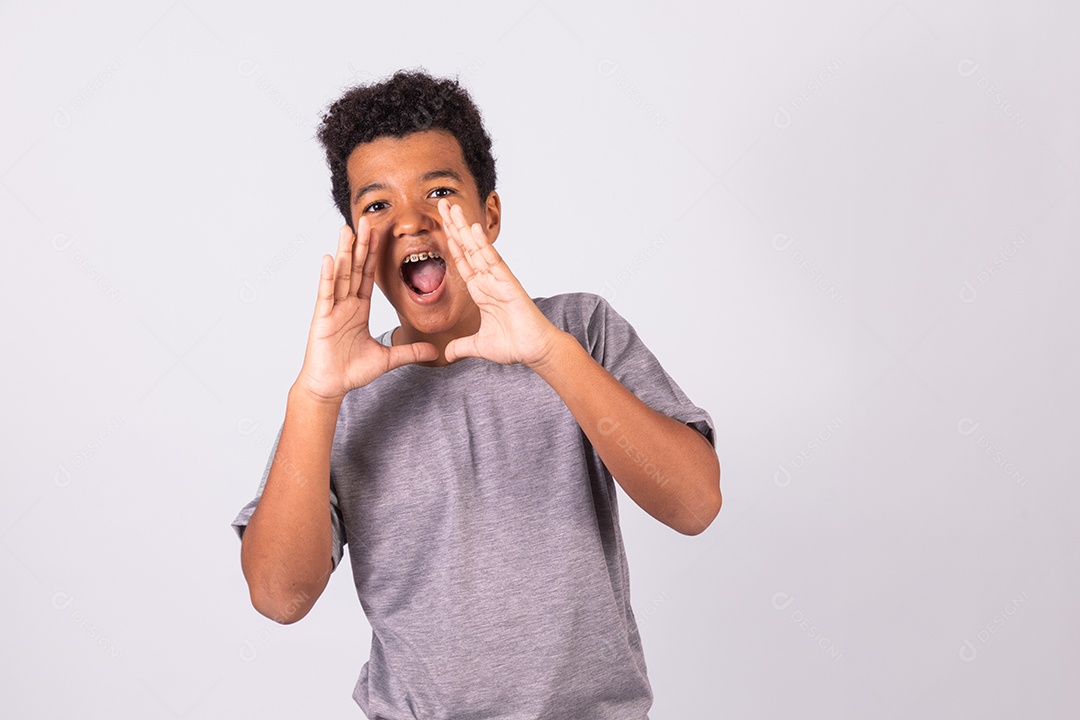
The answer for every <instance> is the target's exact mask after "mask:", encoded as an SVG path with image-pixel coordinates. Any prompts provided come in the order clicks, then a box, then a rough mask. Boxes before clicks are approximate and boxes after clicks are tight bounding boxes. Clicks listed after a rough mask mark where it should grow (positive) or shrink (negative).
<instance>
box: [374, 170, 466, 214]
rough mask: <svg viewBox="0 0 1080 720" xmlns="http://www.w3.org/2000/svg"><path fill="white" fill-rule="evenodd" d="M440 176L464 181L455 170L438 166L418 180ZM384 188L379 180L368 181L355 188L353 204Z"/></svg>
mask: <svg viewBox="0 0 1080 720" xmlns="http://www.w3.org/2000/svg"><path fill="white" fill-rule="evenodd" d="M440 178H449V179H451V180H456V181H457V182H459V183H462V184H464V182H465V181H464V180H462V179H461V176H460V175H458V174H457V173H456V172H454V171H453V170H451V169H449V168H439V169H438V170H429V171H427V172H426V173H424V175H423V177H421V178H420V182H421V183H426V182H430V181H432V180H438V179H440ZM385 189H386V184H385V183H381V182H373V183H368V184H367V185H365V186H364V187H362V188H360V189H359V190H357V191H356V194H355V195H353V204H354V205H355V204H356V203H358V202H360V198H362V197H364V196H365V195H367V194H368V193H369V192H375V191H376V190H385Z"/></svg>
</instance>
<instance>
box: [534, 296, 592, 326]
mask: <svg viewBox="0 0 1080 720" xmlns="http://www.w3.org/2000/svg"><path fill="white" fill-rule="evenodd" d="M533 302H534V303H536V307H538V308H540V312H542V313H544V315H546V316H547V319H548V320H551V322H553V323H555V324H556V325H558V326H559V327H560V328H562V329H563V330H568V331H569V330H570V329H571V328H572V327H576V326H582V325H588V323H589V321H590V319H591V318H592V317H593V316H595V315H596V314H597V313H598V312H599V313H600V314H601V315H603V314H605V313H607V312H608V310H610V308H611V306H610V305H608V301H607V300H605V299H604V298H603V297H602V296H601V295H597V294H595V293H590V292H572V293H562V294H560V295H552V296H551V297H541V298H533Z"/></svg>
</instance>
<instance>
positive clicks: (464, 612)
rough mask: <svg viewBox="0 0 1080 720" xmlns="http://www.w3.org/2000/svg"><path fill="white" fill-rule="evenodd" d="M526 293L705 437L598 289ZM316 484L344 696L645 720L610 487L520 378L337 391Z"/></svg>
mask: <svg viewBox="0 0 1080 720" xmlns="http://www.w3.org/2000/svg"><path fill="white" fill-rule="evenodd" d="M534 301H535V302H536V305H537V306H538V307H539V308H540V310H541V311H543V313H544V314H545V315H546V316H547V317H548V318H550V319H551V320H552V322H554V323H555V324H556V325H557V326H559V327H561V328H563V329H565V330H567V331H568V332H570V333H571V334H573V335H574V336H575V337H577V339H578V340H579V341H580V342H581V344H582V345H583V347H585V348H586V349H587V350H588V351H589V352H590V353H591V354H592V356H593V357H594V358H596V360H597V361H598V362H600V363H601V364H602V365H603V366H604V367H605V368H607V369H608V371H609V372H611V374H612V375H614V376H615V377H616V378H618V379H619V380H620V381H621V382H622V383H623V385H625V386H626V387H627V388H629V389H630V390H631V391H632V392H633V393H634V394H635V395H637V397H639V398H640V399H641V400H642V401H643V402H645V403H646V404H647V405H649V406H650V407H652V408H654V409H655V410H657V411H659V412H662V413H665V414H667V415H669V416H671V417H674V418H676V419H678V420H680V421H683V422H685V423H689V424H690V425H691V426H692V427H694V428H696V429H697V430H698V431H699V432H701V433H702V434H704V435H705V437H706V438H708V439H709V441H710V442H711V443H712V444H713V445H714V447H715V444H716V442H715V437H714V435H713V424H712V419H711V418H710V416H709V414H708V413H706V412H705V411H704V410H702V409H701V408H698V407H696V406H695V405H694V404H692V403H691V402H690V400H689V399H687V397H686V396H685V394H684V393H683V392H682V390H681V389H680V388H679V386H678V385H676V384H675V382H674V381H673V380H672V379H671V378H670V377H669V376H668V375H667V373H666V372H664V370H663V368H662V367H661V366H660V364H659V362H658V361H657V360H656V358H655V357H654V356H653V354H652V353H651V352H650V351H649V350H648V349H647V348H646V347H645V345H644V344H643V343H642V342H641V340H640V339H639V338H638V336H637V334H636V333H635V332H634V329H633V328H632V327H631V326H630V324H629V323H627V322H626V320H624V319H623V318H622V317H620V316H619V315H618V314H617V313H616V312H615V311H614V310H613V309H612V308H611V306H610V305H609V304H608V303H607V302H606V301H605V300H604V299H603V298H601V297H600V296H598V295H593V294H589V293H571V294H566V295H557V296H554V297H550V298H534ZM379 340H380V342H382V343H384V344H389V343H390V332H387V333H384V334H383V335H382V336H381V337H380V338H379ZM614 431H615V432H618V428H617V427H614ZM278 437H279V438H280V431H279V433H278ZM276 447H277V443H276V442H275V445H274V449H272V450H271V452H270V458H271V460H272V459H273V456H274V450H276ZM627 452H631V453H632V454H633V452H634V450H633V448H628V449H627ZM268 473H269V462H268V464H267V468H266V471H264V473H263V480H262V483H261V484H260V486H259V491H258V494H257V495H256V498H255V499H254V500H252V501H251V502H250V503H248V504H247V505H246V506H245V507H244V508H243V510H241V512H240V514H239V515H238V516H237V518H236V520H234V521H233V527H234V528H235V529H236V532H237V533H238V534H240V535H241V537H242V532H243V529H244V527H245V526H246V524H247V521H248V519H249V518H250V517H251V512H252V511H253V510H254V508H255V504H256V502H257V501H258V496H259V495H261V494H262V488H263V486H264V485H265V482H266V476H267V474H268ZM330 483H331V504H332V505H333V510H334V512H332V513H331V517H332V519H333V524H334V538H335V540H334V551H333V560H334V567H335V568H336V567H337V563H338V562H339V561H340V559H341V556H342V543H344V542H347V543H348V545H349V547H350V548H351V550H350V553H349V557H350V559H351V563H352V570H353V577H354V580H355V582H356V591H357V595H358V596H359V598H360V603H361V605H362V606H363V609H364V612H365V613H366V615H367V618H368V621H369V623H370V624H371V628H372V641H371V656H370V659H369V660H368V662H367V663H365V664H364V666H363V668H362V669H361V671H360V677H359V679H358V681H357V683H356V687H355V689H354V691H353V698H354V699H355V700H356V702H357V704H359V706H360V708H361V709H362V710H363V711H364V713H365V715H366V716H367V717H368V718H371V719H372V720H374V719H375V718H380V719H382V720H399V719H404V718H425V719H434V718H454V719H455V720H463V719H464V718H491V719H505V720H510V719H513V720H525V719H526V718H528V719H530V720H531V719H535V718H545V720H559V719H564V718H565V719H566V720H571V719H572V720H640V719H641V718H647V712H648V710H649V708H650V706H651V705H652V689H651V687H650V684H649V680H648V676H647V674H646V667H645V658H644V654H643V652H642V647H641V640H640V637H639V635H638V630H637V624H636V622H635V620H634V615H633V611H632V610H631V607H630V585H629V572H628V569H627V563H626V556H625V553H624V550H623V541H622V535H621V532H620V530H619V513H618V505H617V503H616V491H615V488H616V486H615V483H614V481H613V480H612V477H611V475H610V474H609V473H608V472H607V469H606V468H605V467H604V465H603V463H602V462H601V461H600V458H599V456H597V454H596V453H595V451H594V450H593V449H592V445H591V444H590V442H589V440H588V439H587V438H586V437H585V434H584V433H583V432H582V430H581V428H580V427H579V426H578V425H577V422H576V421H575V420H574V417H573V415H571V414H570V411H569V410H568V409H567V407H566V405H565V404H564V403H563V401H562V399H561V398H560V397H559V396H558V395H557V394H556V393H555V391H554V390H552V389H551V387H550V386H549V385H548V384H547V383H546V382H544V381H543V380H542V379H541V378H540V377H539V376H538V375H536V374H535V373H534V372H533V371H532V370H530V369H529V368H527V367H525V366H524V365H499V364H497V363H492V362H489V361H487V360H481V359H478V358H465V359H462V360H459V361H458V362H455V363H452V364H450V365H446V366H443V367H422V366H419V365H407V366H405V367H401V368H398V369H397V370H394V371H391V372H389V373H387V374H385V375H383V376H382V377H380V378H378V379H377V380H375V381H374V382H372V383H370V384H369V385H367V386H365V387H363V388H358V389H357V390H354V391H352V392H350V393H349V394H348V395H347V396H346V397H345V400H344V402H343V403H342V406H341V412H340V414H339V416H338V424H337V430H336V434H335V436H334V443H333V449H332V452H331V465H330ZM672 532H674V531H672Z"/></svg>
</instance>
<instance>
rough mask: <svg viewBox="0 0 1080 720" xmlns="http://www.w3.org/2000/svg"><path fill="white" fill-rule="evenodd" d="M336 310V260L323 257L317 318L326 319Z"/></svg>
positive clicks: (316, 308) (317, 300)
mask: <svg viewBox="0 0 1080 720" xmlns="http://www.w3.org/2000/svg"><path fill="white" fill-rule="evenodd" d="M333 309H334V258H332V257H330V256H329V255H323V256H322V266H321V268H320V269H319V296H318V298H316V300H315V317H317V318H320V317H326V316H327V315H329V314H330V311H331V310H333Z"/></svg>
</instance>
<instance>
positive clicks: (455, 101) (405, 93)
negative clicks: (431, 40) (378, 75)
mask: <svg viewBox="0 0 1080 720" xmlns="http://www.w3.org/2000/svg"><path fill="white" fill-rule="evenodd" d="M434 128H440V129H443V130H446V131H448V132H450V133H451V134H453V136H454V137H455V138H457V141H458V144H460V145H461V152H462V154H463V156H464V158H465V165H466V166H467V167H468V169H469V172H470V173H472V176H473V179H474V180H475V181H476V189H477V192H478V193H479V196H480V202H481V203H483V202H485V201H486V200H487V198H488V195H490V194H491V191H492V190H494V189H495V157H494V156H493V155H492V153H491V137H490V136H488V134H487V131H486V130H485V129H484V123H483V120H482V118H481V115H480V109H479V108H477V107H476V104H475V103H474V102H473V100H472V98H471V97H470V96H469V93H468V91H467V90H466V89H465V88H463V87H462V86H461V84H460V82H459V81H458V80H457V79H456V78H455V79H449V78H435V77H432V76H431V75H429V74H428V73H426V72H424V71H423V70H398V71H397V72H396V73H394V75H393V76H392V77H391V78H389V79H388V80H383V81H382V82H379V83H374V84H370V85H357V86H355V87H352V88H349V89H348V90H347V91H346V92H345V94H344V95H342V96H341V98H339V99H338V100H337V101H336V102H334V103H333V104H332V105H331V106H330V108H329V109H328V110H327V111H326V114H324V115H323V117H322V122H321V123H320V125H319V129H318V139H319V142H320V143H322V146H323V147H324V148H325V149H326V164H327V165H328V166H329V167H330V181H331V186H332V189H331V193H332V195H333V198H334V203H335V204H336V205H337V207H338V210H340V211H341V215H342V216H343V217H344V218H345V222H346V223H348V224H349V227H352V226H353V221H352V212H351V203H350V200H349V176H348V173H347V172H346V163H347V162H348V159H349V155H350V154H351V153H352V151H353V150H355V149H356V147H357V146H358V145H360V144H361V143H366V142H371V141H372V140H375V139H377V138H380V137H384V136H392V137H397V138H401V137H404V136H406V135H408V134H409V133H413V132H418V131H420V130H431V129H434ZM353 229H354V230H355V228H353Z"/></svg>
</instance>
